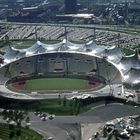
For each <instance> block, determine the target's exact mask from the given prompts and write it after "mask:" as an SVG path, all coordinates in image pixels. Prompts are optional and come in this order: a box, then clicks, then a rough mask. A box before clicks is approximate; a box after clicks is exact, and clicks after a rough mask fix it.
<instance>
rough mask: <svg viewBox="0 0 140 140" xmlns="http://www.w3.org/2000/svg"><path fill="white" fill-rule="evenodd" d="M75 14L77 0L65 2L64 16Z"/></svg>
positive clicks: (66, 0)
mask: <svg viewBox="0 0 140 140" xmlns="http://www.w3.org/2000/svg"><path fill="white" fill-rule="evenodd" d="M75 13H77V0H65V14H75Z"/></svg>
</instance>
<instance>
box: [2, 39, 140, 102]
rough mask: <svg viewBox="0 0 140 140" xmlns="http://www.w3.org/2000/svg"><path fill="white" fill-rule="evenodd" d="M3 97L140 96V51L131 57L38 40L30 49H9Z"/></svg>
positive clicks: (99, 47) (110, 48)
mask: <svg viewBox="0 0 140 140" xmlns="http://www.w3.org/2000/svg"><path fill="white" fill-rule="evenodd" d="M0 77H1V81H0V82H1V84H0V90H1V93H0V94H1V96H4V97H7V98H14V99H26V100H33V99H47V98H49V99H50V98H58V96H59V95H63V96H66V97H68V98H71V97H75V96H79V95H85V96H91V97H97V96H108V95H109V96H110V95H111V96H117V97H118V96H120V95H121V96H120V97H119V98H126V95H132V96H133V95H134V96H133V97H135V101H136V102H138V101H139V99H138V96H139V93H140V52H139V51H136V52H135V54H133V55H129V56H126V55H125V54H124V53H123V52H122V51H121V49H120V48H119V47H117V46H103V45H100V44H98V45H97V44H96V43H95V42H94V41H89V42H87V43H83V44H78V43H73V42H70V41H68V39H63V40H62V41H60V42H59V43H55V44H45V43H42V42H41V41H37V42H36V43H35V44H33V45H32V46H30V47H29V48H24V49H17V48H14V46H8V47H6V49H5V52H4V54H3V55H2V56H1V64H0Z"/></svg>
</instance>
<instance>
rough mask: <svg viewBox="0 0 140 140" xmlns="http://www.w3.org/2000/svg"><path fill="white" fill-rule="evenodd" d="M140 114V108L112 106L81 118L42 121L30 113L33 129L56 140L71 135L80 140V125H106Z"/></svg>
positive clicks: (62, 117)
mask: <svg viewBox="0 0 140 140" xmlns="http://www.w3.org/2000/svg"><path fill="white" fill-rule="evenodd" d="M137 114H140V108H135V107H132V106H128V105H122V104H110V105H107V106H104V105H103V106H99V107H96V108H93V109H92V110H91V111H88V112H86V113H83V114H81V115H79V116H67V117H65V116H56V117H55V118H54V119H53V120H47V121H41V120H40V118H39V117H38V116H35V115H34V114H33V113H29V116H30V118H31V127H32V128H33V129H35V130H37V131H39V132H40V133H42V134H43V135H44V136H51V137H53V138H54V139H55V140H67V139H68V137H69V135H73V136H75V138H76V140H80V138H79V137H80V130H79V129H78V128H79V126H80V124H83V123H86V124H88V123H93V124H95V125H96V124H97V123H104V122H106V121H109V120H112V119H115V118H118V117H124V116H131V115H137Z"/></svg>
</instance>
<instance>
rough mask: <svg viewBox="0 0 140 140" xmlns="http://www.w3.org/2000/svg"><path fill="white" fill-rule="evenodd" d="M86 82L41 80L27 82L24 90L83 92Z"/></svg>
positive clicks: (63, 79)
mask: <svg viewBox="0 0 140 140" xmlns="http://www.w3.org/2000/svg"><path fill="white" fill-rule="evenodd" d="M87 88H88V83H87V80H84V79H73V78H42V79H33V80H27V81H26V84H25V89H26V90H85V89H87Z"/></svg>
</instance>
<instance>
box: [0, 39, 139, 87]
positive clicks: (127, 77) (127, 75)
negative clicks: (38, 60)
mask: <svg viewBox="0 0 140 140" xmlns="http://www.w3.org/2000/svg"><path fill="white" fill-rule="evenodd" d="M57 52H69V53H82V54H85V55H90V56H95V57H98V58H103V59H106V61H108V62H110V63H111V64H113V65H114V66H115V67H116V68H117V69H118V70H119V71H120V73H121V76H122V82H124V83H131V84H137V85H139V84H140V80H139V79H140V56H139V55H138V53H136V54H135V55H132V56H129V57H128V56H124V54H123V53H122V51H121V49H120V48H118V47H115V46H113V47H109V46H100V45H97V44H96V43H95V42H93V41H90V42H88V43H86V44H76V43H72V42H70V41H68V40H66V39H64V40H63V41H61V42H59V43H56V44H44V43H42V42H40V41H37V42H36V43H35V44H34V45H33V46H31V47H30V48H27V49H15V48H14V47H8V49H7V51H6V53H5V54H4V56H3V62H4V63H3V64H1V67H2V66H4V65H6V64H9V63H11V62H14V61H16V60H18V59H21V58H24V57H29V56H34V55H39V54H47V53H57Z"/></svg>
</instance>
